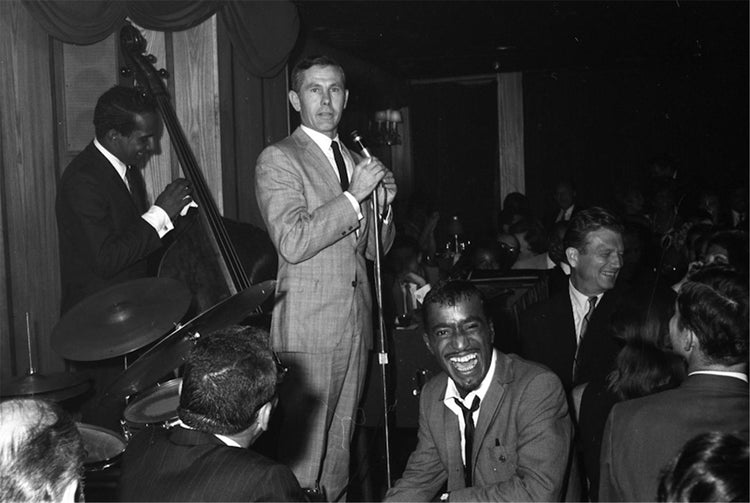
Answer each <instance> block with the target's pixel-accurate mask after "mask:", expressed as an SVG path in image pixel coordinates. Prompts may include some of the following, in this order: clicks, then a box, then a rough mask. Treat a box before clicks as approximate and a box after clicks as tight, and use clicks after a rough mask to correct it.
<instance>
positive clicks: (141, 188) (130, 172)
mask: <svg viewBox="0 0 750 503" xmlns="http://www.w3.org/2000/svg"><path fill="white" fill-rule="evenodd" d="M125 178H127V180H128V190H130V196H131V197H132V198H133V203H135V207H136V208H137V209H138V211H139V212H140V213H141V214H143V213H145V212H146V187H145V183H144V181H143V177H141V174H140V172H139V171H138V168H137V167H135V166H128V169H127V171H125Z"/></svg>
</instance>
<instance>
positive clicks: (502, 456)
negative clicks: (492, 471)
mask: <svg viewBox="0 0 750 503" xmlns="http://www.w3.org/2000/svg"><path fill="white" fill-rule="evenodd" d="M506 459H507V458H506V457H505V454H501V455H500V461H501V462H502V463H505V460H506Z"/></svg>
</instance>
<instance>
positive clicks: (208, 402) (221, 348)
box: [177, 326, 278, 435]
mask: <svg viewBox="0 0 750 503" xmlns="http://www.w3.org/2000/svg"><path fill="white" fill-rule="evenodd" d="M277 382H278V372H277V367H276V361H275V360H274V356H273V353H272V352H271V350H270V349H269V345H268V332H267V331H266V330H264V329H261V328H257V327H237V326H235V327H229V328H227V329H223V330H219V331H216V332H213V333H210V334H208V335H205V336H202V337H200V338H199V339H198V342H197V343H196V345H195V347H194V348H193V350H192V351H191V353H190V356H189V357H188V361H187V362H186V363H185V372H184V375H183V380H182V391H181V393H180V406H179V408H178V409H177V412H178V414H179V417H180V419H181V420H182V422H184V423H185V424H186V425H188V426H190V427H191V428H195V429H197V430H201V431H205V432H208V433H212V434H219V435H234V434H237V433H240V432H242V431H244V430H246V429H247V428H249V427H250V426H252V424H253V423H254V422H255V419H256V417H257V414H258V410H259V409H260V408H261V406H263V405H264V404H265V403H266V402H268V401H270V400H271V399H272V398H273V397H274V395H275V394H276V385H277Z"/></svg>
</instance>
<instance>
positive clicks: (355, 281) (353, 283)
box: [352, 279, 357, 287]
mask: <svg viewBox="0 0 750 503" xmlns="http://www.w3.org/2000/svg"><path fill="white" fill-rule="evenodd" d="M352 286H354V287H356V286H357V280H356V279H355V280H354V281H352Z"/></svg>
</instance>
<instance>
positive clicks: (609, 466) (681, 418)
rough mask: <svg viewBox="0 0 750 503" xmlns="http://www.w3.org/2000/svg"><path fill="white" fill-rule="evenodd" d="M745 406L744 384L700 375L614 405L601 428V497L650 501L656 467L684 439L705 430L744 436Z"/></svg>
mask: <svg viewBox="0 0 750 503" xmlns="http://www.w3.org/2000/svg"><path fill="white" fill-rule="evenodd" d="M748 405H749V404H748V386H747V383H745V382H743V381H741V380H739V379H736V378H734V377H725V376H715V375H701V374H696V375H692V376H690V377H688V378H687V380H685V382H683V383H682V385H681V386H680V387H678V388H675V389H672V390H669V391H663V392H661V393H656V394H654V395H649V396H646V397H643V398H638V399H635V400H628V401H625V402H620V403H618V404H617V405H615V406H614V408H613V409H612V412H611V413H610V415H609V419H608V420H607V425H606V426H605V429H604V439H603V445H602V455H601V470H600V487H599V496H600V499H601V501H654V500H655V499H656V491H657V487H658V480H659V472H660V470H661V469H662V468H663V467H664V465H665V464H666V463H667V462H669V461H670V460H671V459H672V458H673V457H674V456H675V455H676V454H677V452H678V451H679V450H680V449H681V448H682V446H683V445H685V443H686V442H687V441H688V440H690V439H691V438H693V437H694V436H696V435H698V434H700V433H705V432H708V431H720V432H727V433H731V432H739V433H740V434H743V435H745V436H747V433H748Z"/></svg>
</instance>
